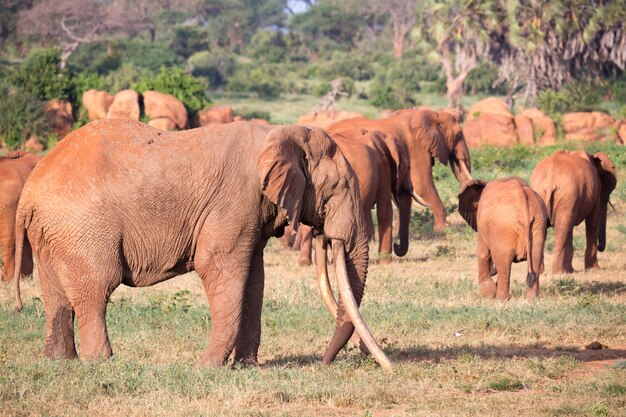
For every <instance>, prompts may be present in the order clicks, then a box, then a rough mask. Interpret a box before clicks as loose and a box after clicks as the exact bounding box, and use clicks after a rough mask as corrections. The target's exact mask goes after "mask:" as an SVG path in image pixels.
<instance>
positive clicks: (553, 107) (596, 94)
mask: <svg viewBox="0 0 626 417" xmlns="http://www.w3.org/2000/svg"><path fill="white" fill-rule="evenodd" d="M600 91H601V89H599V88H598V87H597V86H595V85H593V84H590V83H586V82H573V83H570V84H567V85H566V86H565V87H564V88H563V89H561V90H560V91H554V90H544V91H542V92H541V93H540V94H539V96H538V97H537V105H538V106H539V108H540V109H541V110H543V111H544V112H545V113H546V114H548V115H549V116H551V117H553V118H554V117H555V116H557V115H560V114H563V113H567V112H576V111H593V110H598V109H599V105H600V103H601V102H602V94H601V93H600Z"/></svg>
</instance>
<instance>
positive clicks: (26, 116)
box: [0, 83, 49, 149]
mask: <svg viewBox="0 0 626 417" xmlns="http://www.w3.org/2000/svg"><path fill="white" fill-rule="evenodd" d="M0 97H2V100H0V114H1V115H2V117H0V136H1V137H2V139H3V141H4V143H5V144H6V145H7V146H8V147H9V148H12V149H13V148H16V147H18V145H19V144H20V143H21V141H23V140H24V139H25V138H26V136H28V135H29V134H34V135H37V136H38V137H43V136H45V135H46V134H47V133H48V132H49V123H48V121H47V120H46V117H45V116H44V114H43V111H42V109H41V101H39V100H38V99H37V98H36V97H35V96H33V95H32V94H30V93H29V92H26V91H23V90H21V89H19V88H16V87H13V86H10V85H8V84H4V83H2V84H0Z"/></svg>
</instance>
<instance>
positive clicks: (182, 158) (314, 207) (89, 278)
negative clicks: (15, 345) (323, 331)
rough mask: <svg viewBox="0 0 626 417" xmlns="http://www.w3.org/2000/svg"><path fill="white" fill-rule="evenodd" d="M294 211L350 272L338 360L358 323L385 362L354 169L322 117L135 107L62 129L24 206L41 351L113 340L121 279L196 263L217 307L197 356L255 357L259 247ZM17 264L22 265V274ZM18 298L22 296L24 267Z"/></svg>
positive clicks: (103, 346)
mask: <svg viewBox="0 0 626 417" xmlns="http://www.w3.org/2000/svg"><path fill="white" fill-rule="evenodd" d="M287 222H290V223H291V224H292V225H294V227H296V228H297V227H298V225H299V224H300V222H303V223H305V224H309V225H311V226H313V228H314V229H315V230H316V231H317V232H318V233H320V234H323V235H324V236H325V237H326V238H327V239H328V240H330V241H331V243H332V249H333V256H334V258H335V269H336V272H337V277H338V281H339V283H340V290H341V292H340V295H341V300H340V307H339V314H338V318H339V320H338V321H337V324H336V328H335V332H334V335H333V337H332V339H331V341H330V343H329V346H328V348H327V349H326V352H325V354H324V358H323V362H324V363H325V364H329V363H330V362H331V361H332V360H333V359H334V358H335V356H336V355H337V353H338V352H339V350H341V349H342V348H343V346H344V345H345V344H346V342H347V341H348V340H349V339H350V337H351V336H352V333H353V332H354V329H355V327H356V329H357V332H358V334H359V335H360V336H361V338H362V339H363V340H365V342H366V344H367V347H368V349H369V350H370V351H371V352H372V354H373V355H374V357H375V358H376V360H377V361H379V363H381V365H382V366H384V367H387V368H389V367H390V366H391V365H390V362H389V360H388V359H387V357H386V356H385V354H384V352H383V351H382V349H381V348H380V346H379V345H378V343H377V342H376V340H375V339H374V338H373V336H372V335H371V333H370V332H369V329H368V328H367V325H366V324H365V322H364V320H363V317H362V316H361V315H360V312H359V309H358V305H359V303H360V301H361V298H362V296H363V291H364V288H365V279H366V274H367V262H368V241H367V230H366V227H365V219H364V216H363V211H362V209H361V207H360V206H359V204H358V185H357V184H356V178H355V175H354V172H353V171H352V169H351V168H350V166H349V165H348V163H347V162H346V160H345V158H344V157H343V155H342V154H341V152H340V151H339V149H338V148H337V145H336V144H335V143H334V142H333V140H332V139H331V138H329V137H328V135H326V134H325V133H324V132H323V131H322V130H320V129H311V128H306V127H301V126H279V127H276V126H261V125H259V124H254V123H249V122H236V123H231V124H226V125H215V126H211V127H207V128H200V129H192V130H186V131H180V132H165V131H161V130H158V129H155V128H152V127H150V126H147V125H145V124H143V123H141V122H138V121H132V120H98V121H95V122H91V123H89V124H87V125H86V126H84V127H82V128H80V129H78V130H76V131H74V132H72V133H71V134H69V135H68V136H66V137H65V138H64V139H63V141H61V142H60V143H59V144H58V145H57V146H56V147H55V148H54V149H53V150H52V151H51V152H50V153H49V154H48V155H47V156H46V157H44V158H43V160H42V161H41V162H40V163H39V165H38V166H37V167H36V168H35V169H34V170H33V173H32V175H31V176H30V178H29V179H28V181H27V182H26V185H25V186H24V191H23V193H22V198H21V200H20V202H19V206H18V211H17V220H16V233H17V236H18V238H20V239H18V246H17V250H16V253H17V254H18V256H19V255H20V254H21V252H22V245H20V244H19V242H20V241H21V238H23V236H24V233H25V232H26V233H27V234H28V237H29V239H30V241H31V243H32V244H33V250H34V253H35V255H36V258H37V261H38V269H39V279H40V284H41V291H42V296H43V300H44V308H45V312H46V342H45V354H46V356H48V357H52V358H54V357H63V356H64V357H68V358H74V357H76V356H77V355H76V347H75V344H74V324H73V322H74V314H76V316H77V318H78V328H79V332H80V342H81V343H80V354H81V358H85V359H87V358H95V357H109V356H111V354H112V350H111V345H110V343H109V337H108V334H107V327H106V321H105V316H106V308H107V303H108V300H109V297H110V295H111V293H112V292H113V291H114V290H115V288H117V287H118V286H119V285H120V284H125V285H127V286H131V287H144V286H150V285H154V284H156V283H159V282H161V281H164V280H167V279H169V278H172V277H174V276H177V275H180V274H182V273H185V272H188V271H191V270H194V269H195V270H196V271H197V273H198V275H199V276H200V279H201V281H202V284H203V286H204V289H205V292H206V295H207V298H208V300H209V306H210V311H211V322H212V329H211V339H210V343H209V348H208V350H207V351H206V352H205V353H204V355H203V356H202V358H201V360H200V365H201V366H207V365H209V366H221V365H222V364H224V363H225V361H226V360H227V359H228V358H229V356H230V354H231V352H233V350H234V353H233V355H234V359H235V361H238V362H247V363H256V362H257V352H258V348H259V343H260V339H261V309H262V305H263V287H264V268H263V249H264V248H265V245H266V243H267V240H268V239H269V238H270V237H272V236H280V235H281V234H282V232H283V228H284V226H285V224H287ZM17 275H18V274H17V272H16V274H15V276H16V277H17ZM15 293H16V308H17V309H20V308H21V300H20V293H19V280H18V279H16V280H15Z"/></svg>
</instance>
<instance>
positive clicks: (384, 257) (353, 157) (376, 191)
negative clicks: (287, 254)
mask: <svg viewBox="0 0 626 417" xmlns="http://www.w3.org/2000/svg"><path fill="white" fill-rule="evenodd" d="M332 138H333V140H334V141H335V142H336V143H337V145H338V146H339V149H340V150H341V152H342V153H343V154H344V156H345V157H346V159H347V160H348V163H350V166H351V167H352V169H353V170H354V173H355V174H356V177H357V182H358V184H359V199H360V202H361V206H362V207H363V211H364V214H365V223H366V225H367V230H368V235H369V237H370V238H372V237H373V236H374V222H373V220H372V209H373V208H374V206H376V218H377V221H378V238H379V239H378V252H379V254H380V255H381V262H383V263H385V262H389V261H391V249H392V240H393V236H392V235H393V233H392V221H393V207H392V201H393V202H395V203H396V205H397V206H398V217H399V222H398V237H399V239H400V244H396V245H394V246H393V250H394V253H395V254H396V256H404V255H406V253H407V251H408V249H409V224H410V222H411V204H412V202H413V200H415V201H416V202H417V203H418V204H421V205H424V206H428V204H427V203H426V202H425V201H424V199H422V198H421V197H420V196H419V195H417V194H416V193H414V192H413V187H412V185H411V176H410V170H409V159H408V154H407V150H406V147H405V146H404V144H403V143H402V142H400V141H398V140H397V139H396V138H393V137H389V136H387V135H385V134H383V133H381V132H378V131H374V132H368V131H366V130H363V129H354V130H348V131H344V132H341V133H333V134H332ZM298 237H300V242H298ZM312 239H313V234H312V232H311V228H310V227H307V226H303V227H301V228H300V230H299V232H298V235H297V236H296V239H295V241H294V246H296V245H297V244H298V243H299V245H300V259H299V263H300V265H311V248H312Z"/></svg>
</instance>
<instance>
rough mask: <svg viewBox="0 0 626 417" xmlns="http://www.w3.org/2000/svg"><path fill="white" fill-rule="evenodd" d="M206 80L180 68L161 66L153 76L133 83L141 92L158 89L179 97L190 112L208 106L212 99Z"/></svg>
mask: <svg viewBox="0 0 626 417" xmlns="http://www.w3.org/2000/svg"><path fill="white" fill-rule="evenodd" d="M207 88H208V86H207V83H206V80H204V79H202V78H196V77H194V76H192V75H189V74H187V73H186V72H185V71H183V70H182V69H180V68H165V67H161V71H160V72H159V73H158V74H156V75H154V76H153V77H150V78H146V79H143V80H141V81H139V82H138V83H137V84H134V85H133V89H135V90H137V91H138V92H139V93H140V94H141V93H143V92H144V91H148V90H156V91H160V92H162V93H165V94H171V95H173V96H174V97H176V98H177V99H179V100H180V101H181V102H182V103H183V104H184V105H185V107H186V108H187V111H188V112H189V113H190V114H194V113H196V112H198V111H200V110H203V109H204V108H206V107H207V106H208V105H209V104H210V103H211V101H210V100H209V99H208V97H207V95H206V93H205V90H206V89H207Z"/></svg>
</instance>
